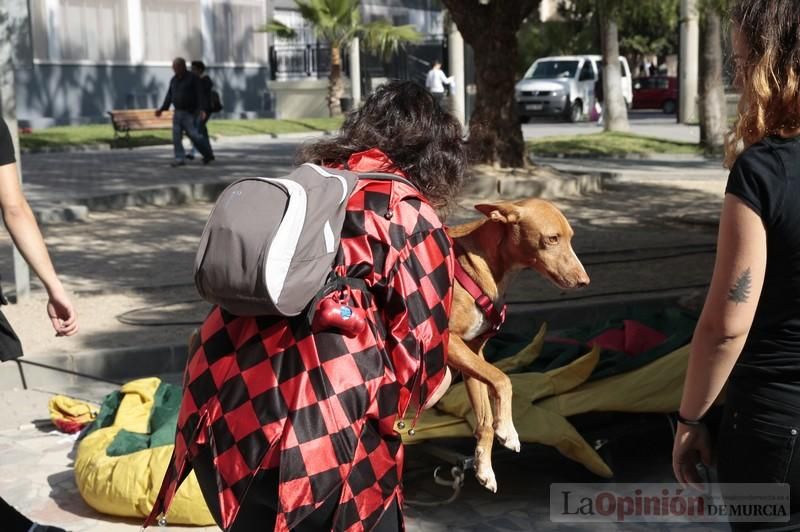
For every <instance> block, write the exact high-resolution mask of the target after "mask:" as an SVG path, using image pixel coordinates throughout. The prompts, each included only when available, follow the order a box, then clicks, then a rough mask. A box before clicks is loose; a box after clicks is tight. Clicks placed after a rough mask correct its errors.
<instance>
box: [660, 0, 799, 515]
mask: <svg viewBox="0 0 800 532" xmlns="http://www.w3.org/2000/svg"><path fill="white" fill-rule="evenodd" d="M731 20H732V29H731V31H732V44H733V56H734V57H733V60H734V64H735V66H736V79H735V83H736V85H738V87H739V88H740V90H741V94H742V96H741V100H740V102H739V118H738V120H737V122H736V124H735V126H734V127H733V131H732V135H731V137H730V138H729V140H728V143H727V146H726V158H725V163H726V166H727V167H728V168H730V175H729V177H728V184H727V188H726V194H725V202H724V205H723V208H722V216H721V220H720V227H719V239H718V245H717V258H716V265H715V267H714V274H713V277H712V280H711V287H710V289H709V292H708V295H707V299H706V303H705V306H704V308H703V311H702V314H701V316H700V320H699V322H698V325H697V329H696V330H695V333H694V338H693V339H692V344H691V352H690V358H689V366H688V369H687V373H686V381H685V384H684V388H683V399H682V401H681V406H680V411H679V418H678V421H679V423H678V430H677V434H676V436H675V444H674V449H673V455H672V462H673V469H674V471H675V476H676V477H677V479H678V480H679V481H680V482H681V483H684V484H690V485H694V486H699V485H701V484H702V479H701V475H700V474H698V470H697V467H698V465H699V464H701V463H702V464H704V465H705V466H710V465H711V463H712V458H711V456H712V448H711V442H710V436H709V431H708V429H707V428H706V426H705V425H704V424H703V417H704V416H705V414H706V413H707V412H708V410H709V408H710V407H711V405H712V404H713V403H714V402H715V401H716V400H717V398H718V396H719V395H720V392H721V391H722V389H723V386H725V384H726V382H727V392H726V394H725V407H724V411H723V415H722V422H721V426H720V430H719V437H718V438H717V440H718V442H717V448H716V463H717V473H718V477H719V481H720V482H721V483H722V486H723V496H725V495H727V493H726V491H725V489H724V487H725V486H726V485H729V484H730V483H740V482H747V483H784V482H785V483H788V484H789V487H790V493H789V494H790V510H791V513H792V514H795V515H793V516H792V520H791V522H790V524H789V527H786V525H787V523H785V522H783V523H773V524H772V526H784V527H786V528H784V530H789V529H792V530H797V529H798V526H800V519H798V515H797V514H798V512H800V439H798V431H799V430H800V85H799V84H798V75H799V74H798V73H800V2H797V1H796V0H738V1H737V2H735V3H734V5H733V8H732V10H731ZM741 146H743V149H742V148H741ZM701 469H702V467H701ZM733 525H734V528H735V529H738V528H739V527H740V526H742V525H744V524H737V523H733ZM746 525H747V526H746V528H749V527H754V526H755V527H757V525H756V524H755V523H746ZM765 526H766V524H765Z"/></svg>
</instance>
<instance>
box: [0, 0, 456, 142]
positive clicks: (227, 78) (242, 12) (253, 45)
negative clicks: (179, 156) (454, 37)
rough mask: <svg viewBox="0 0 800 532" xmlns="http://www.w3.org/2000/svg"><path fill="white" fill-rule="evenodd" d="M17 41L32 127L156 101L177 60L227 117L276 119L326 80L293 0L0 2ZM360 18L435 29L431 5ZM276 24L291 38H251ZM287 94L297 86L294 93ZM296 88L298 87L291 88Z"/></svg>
mask: <svg viewBox="0 0 800 532" xmlns="http://www.w3.org/2000/svg"><path fill="white" fill-rule="evenodd" d="M3 2H4V3H5V2H9V5H10V7H9V12H10V13H11V16H12V18H11V21H12V28H13V29H12V33H13V35H12V38H13V40H14V44H15V57H14V62H15V74H16V87H17V116H18V117H19V119H20V121H21V122H22V123H23V124H25V125H29V126H31V127H34V128H38V127H47V126H50V125H57V124H74V123H88V122H102V121H104V120H106V119H107V118H106V112H107V111H109V110H111V109H126V108H128V109H134V108H154V107H157V106H159V105H160V104H161V102H162V101H163V98H164V94H165V92H166V88H167V85H168V83H169V79H170V77H171V76H172V69H171V63H172V59H173V58H175V57H178V56H180V57H184V58H185V59H186V60H187V61H191V60H195V59H200V60H202V61H204V62H205V63H206V65H208V68H209V70H208V71H209V75H210V76H211V77H212V79H213V80H214V82H215V85H216V88H217V90H218V91H219V92H220V95H221V96H222V101H223V104H224V106H225V115H226V116H229V117H242V118H244V117H255V116H275V115H276V103H275V99H276V93H279V92H280V91H281V88H282V87H281V84H285V85H286V84H288V85H287V86H288V87H289V90H290V91H293V90H302V89H303V87H304V86H307V87H312V86H315V84H316V85H318V84H319V82H318V81H317V80H319V79H320V78H324V77H326V76H327V72H328V70H327V69H328V68H329V60H327V59H326V57H327V54H329V50H326V48H325V44H324V43H320V42H318V41H317V39H316V37H315V36H314V34H313V32H312V31H311V30H310V28H309V27H308V26H307V24H306V23H305V21H304V20H303V19H302V17H300V15H299V12H298V11H297V9H296V6H295V5H294V2H293V1H292V0H3ZM361 10H362V17H363V18H364V20H366V21H369V20H374V19H377V18H384V19H386V20H389V21H391V22H393V23H396V24H413V25H414V26H415V27H417V29H418V30H419V31H421V32H423V33H425V34H426V35H431V36H436V35H441V34H442V33H443V32H442V27H441V25H442V13H441V9H440V7H439V3H438V1H437V0H385V1H383V2H377V1H371V2H370V1H364V2H362V6H361ZM272 17H274V18H275V19H277V20H280V21H282V22H284V23H286V24H287V25H289V26H291V27H293V28H295V29H297V30H298V37H297V38H296V39H292V40H285V39H280V38H277V37H276V36H273V35H268V34H265V33H262V32H260V31H258V29H259V28H260V27H262V26H263V25H264V23H265V22H266V21H267V20H268V19H269V18H272ZM291 87H295V88H296V89H292V88H291ZM297 87H299V88H297Z"/></svg>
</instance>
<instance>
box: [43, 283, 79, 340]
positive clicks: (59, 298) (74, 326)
mask: <svg viewBox="0 0 800 532" xmlns="http://www.w3.org/2000/svg"><path fill="white" fill-rule="evenodd" d="M47 315H48V316H49V317H50V322H51V323H52V324H53V329H55V331H56V336H72V335H74V334H75V333H77V332H78V316H77V315H76V314H75V309H74V308H73V307H72V302H70V300H69V297H68V296H67V294H66V292H64V290H63V289H59V290H54V291H53V292H51V293H50V299H49V301H48V302H47Z"/></svg>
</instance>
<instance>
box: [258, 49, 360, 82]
mask: <svg viewBox="0 0 800 532" xmlns="http://www.w3.org/2000/svg"><path fill="white" fill-rule="evenodd" d="M269 60H270V71H271V73H272V79H273V80H278V81H283V80H292V79H308V78H312V79H318V78H324V77H327V76H328V74H330V71H331V48H330V46H328V45H324V44H307V45H305V46H283V45H273V46H270V48H269ZM348 70H349V65H348V64H347V54H342V71H343V72H345V73H347V72H348Z"/></svg>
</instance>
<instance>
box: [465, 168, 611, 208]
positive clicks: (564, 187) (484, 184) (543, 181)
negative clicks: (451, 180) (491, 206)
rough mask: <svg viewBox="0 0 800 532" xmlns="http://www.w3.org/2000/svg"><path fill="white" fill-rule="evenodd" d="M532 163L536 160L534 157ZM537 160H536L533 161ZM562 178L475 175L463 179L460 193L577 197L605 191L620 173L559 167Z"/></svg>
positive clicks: (511, 197)
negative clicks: (579, 170) (561, 168)
mask: <svg viewBox="0 0 800 532" xmlns="http://www.w3.org/2000/svg"><path fill="white" fill-rule="evenodd" d="M531 162H532V163H533V161H531ZM534 164H536V163H534ZM560 172H561V173H563V174H565V178H563V179H554V178H552V177H535V176H524V175H520V176H514V175H508V176H497V177H496V176H486V175H472V176H470V178H469V179H468V180H467V181H466V182H465V183H464V186H463V187H462V190H461V196H464V197H481V198H487V199H489V198H505V199H521V198H541V199H546V200H555V199H564V198H575V197H580V196H585V195H588V194H595V193H598V192H602V191H603V189H604V187H605V183H606V181H609V180H613V179H616V178H618V177H619V174H618V173H615V172H593V171H589V172H576V171H570V170H560Z"/></svg>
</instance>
